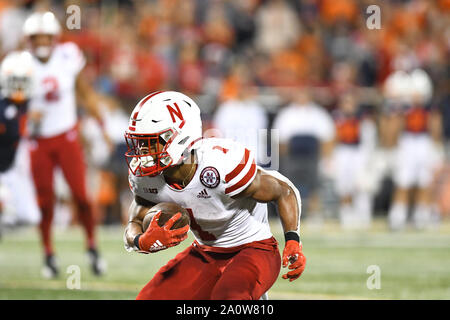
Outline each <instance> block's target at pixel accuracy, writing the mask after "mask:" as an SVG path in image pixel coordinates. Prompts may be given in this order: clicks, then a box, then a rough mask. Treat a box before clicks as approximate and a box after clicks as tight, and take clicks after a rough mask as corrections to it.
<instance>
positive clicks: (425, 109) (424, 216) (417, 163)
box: [384, 68, 442, 230]
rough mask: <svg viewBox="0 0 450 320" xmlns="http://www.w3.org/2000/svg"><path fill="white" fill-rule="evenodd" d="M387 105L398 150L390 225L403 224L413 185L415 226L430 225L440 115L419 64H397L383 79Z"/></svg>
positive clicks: (402, 225) (439, 133)
mask: <svg viewBox="0 0 450 320" xmlns="http://www.w3.org/2000/svg"><path fill="white" fill-rule="evenodd" d="M384 90H385V96H386V98H387V101H386V107H387V108H388V113H390V114H391V115H390V121H392V122H393V123H394V124H393V126H392V127H393V128H396V129H397V131H398V132H397V133H396V134H395V136H396V137H398V138H397V151H396V158H395V164H394V174H393V180H394V184H395V187H396V190H395V194H394V199H393V204H392V206H391V208H390V210H389V216H388V221H389V226H390V228H391V229H392V230H401V229H403V228H404V227H405V226H406V222H407V218H408V205H409V203H410V199H411V198H410V197H411V196H412V192H413V188H416V191H415V192H416V193H415V194H414V200H415V201H414V207H413V211H412V220H413V224H414V226H415V227H416V228H418V229H423V228H426V227H428V226H430V223H431V222H432V217H433V216H435V215H436V214H437V212H436V208H435V206H434V205H433V201H432V200H433V199H432V196H433V195H432V192H431V186H432V183H433V179H434V178H435V177H434V174H435V172H436V170H437V168H438V166H439V163H440V161H441V160H440V158H441V156H440V153H441V151H439V150H440V149H441V147H440V145H441V143H442V141H441V118H440V113H439V112H438V110H436V109H435V108H431V106H430V104H429V102H430V98H431V96H432V91H433V86H432V83H431V79H430V78H429V76H428V74H427V73H426V72H425V71H424V70H422V69H419V68H409V69H408V68H399V70H397V71H395V72H394V73H393V74H391V75H390V76H389V77H388V78H387V79H386V83H385V88H384Z"/></svg>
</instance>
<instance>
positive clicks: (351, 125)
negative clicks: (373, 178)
mask: <svg viewBox="0 0 450 320" xmlns="http://www.w3.org/2000/svg"><path fill="white" fill-rule="evenodd" d="M333 117H334V121H335V125H336V139H335V150H334V153H333V169H334V170H333V171H334V178H335V186H336V191H337V193H338V195H339V197H340V209H339V217H340V221H341V226H342V227H344V228H348V227H363V228H367V227H369V226H370V222H371V218H372V201H371V194H370V192H368V190H367V188H365V185H364V182H365V181H367V180H368V172H367V171H368V170H367V169H368V163H369V160H370V157H371V156H372V154H373V150H374V148H375V143H376V129H375V125H374V123H373V122H372V121H371V120H370V119H369V118H368V117H365V115H364V114H363V112H362V110H361V109H360V106H359V105H358V101H357V97H356V96H355V94H354V93H351V92H348V93H344V94H342V95H341V97H340V98H339V101H338V108H337V110H335V111H334V113H333Z"/></svg>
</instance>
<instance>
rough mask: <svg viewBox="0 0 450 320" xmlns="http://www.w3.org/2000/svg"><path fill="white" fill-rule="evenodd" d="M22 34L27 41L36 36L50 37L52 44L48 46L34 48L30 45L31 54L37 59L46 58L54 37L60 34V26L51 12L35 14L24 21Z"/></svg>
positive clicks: (51, 47) (52, 44)
mask: <svg viewBox="0 0 450 320" xmlns="http://www.w3.org/2000/svg"><path fill="white" fill-rule="evenodd" d="M22 32H23V35H24V36H25V37H27V38H28V40H31V38H32V37H33V36H36V35H48V36H52V37H53V38H52V43H51V44H49V45H39V46H35V45H33V44H31V46H32V48H31V49H32V51H33V54H35V55H36V56H37V57H38V58H48V57H49V56H50V54H51V52H52V49H53V46H54V44H55V42H56V37H57V36H58V35H59V34H60V33H61V26H60V24H59V22H58V19H56V17H55V15H54V14H53V12H50V11H46V12H35V13H32V14H31V15H30V16H29V17H28V18H27V19H26V20H25V23H24V25H23V29H22Z"/></svg>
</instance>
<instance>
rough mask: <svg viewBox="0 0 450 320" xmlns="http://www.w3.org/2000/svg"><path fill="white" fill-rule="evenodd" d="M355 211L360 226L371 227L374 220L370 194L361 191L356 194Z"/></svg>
mask: <svg viewBox="0 0 450 320" xmlns="http://www.w3.org/2000/svg"><path fill="white" fill-rule="evenodd" d="M354 212H355V219H357V222H358V226H359V227H362V228H368V227H370V223H371V221H372V203H371V197H370V195H369V194H367V193H359V194H357V195H356V196H355V200H354Z"/></svg>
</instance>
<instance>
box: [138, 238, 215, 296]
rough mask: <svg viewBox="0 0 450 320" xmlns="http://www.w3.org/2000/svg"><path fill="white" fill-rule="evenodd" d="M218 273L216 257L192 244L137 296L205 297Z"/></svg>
mask: <svg viewBox="0 0 450 320" xmlns="http://www.w3.org/2000/svg"><path fill="white" fill-rule="evenodd" d="M156 254H157V253H156ZM219 277H220V271H219V269H218V268H217V266H216V263H215V261H214V260H212V259H207V257H206V258H205V255H201V254H200V253H199V252H198V251H197V250H195V249H194V248H192V247H191V246H190V247H188V248H187V249H185V250H184V251H182V252H181V253H179V254H178V255H177V256H176V257H175V258H174V259H172V260H170V261H169V262H168V263H167V264H166V265H165V266H163V267H162V268H161V269H160V270H159V271H158V272H157V273H156V274H155V275H154V276H153V278H152V280H150V282H149V283H147V284H146V285H145V287H144V288H142V290H141V291H140V292H139V294H138V296H137V297H136V299H137V300H206V299H209V297H210V296H211V291H212V289H213V288H214V285H215V284H216V282H217V280H218V279H219Z"/></svg>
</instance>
